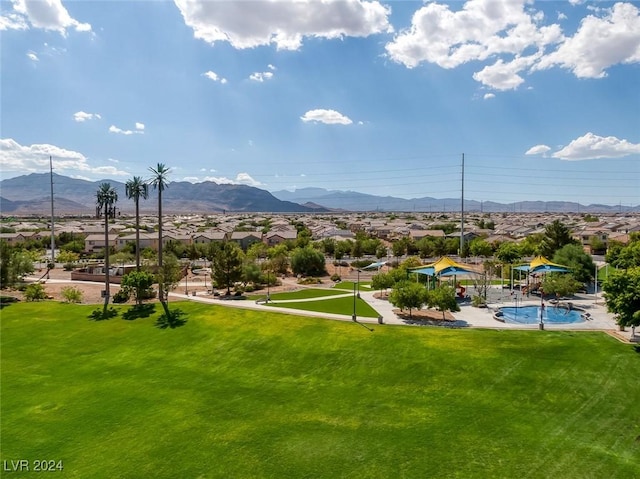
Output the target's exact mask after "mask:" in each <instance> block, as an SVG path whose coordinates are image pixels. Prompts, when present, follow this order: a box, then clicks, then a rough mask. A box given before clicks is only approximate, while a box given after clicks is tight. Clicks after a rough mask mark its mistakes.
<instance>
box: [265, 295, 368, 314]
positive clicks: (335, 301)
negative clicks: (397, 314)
mask: <svg viewBox="0 0 640 479" xmlns="http://www.w3.org/2000/svg"><path fill="white" fill-rule="evenodd" d="M268 306H277V307H279V308H291V309H301V310H303V311H318V312H321V313H331V314H342V315H345V316H351V315H352V314H353V295H352V296H348V297H342V298H330V299H323V300H318V301H296V302H291V303H279V302H277V301H275V302H274V303H269V304H268ZM356 315H357V316H358V317H365V318H377V317H378V316H379V315H380V313H378V312H377V311H376V310H375V309H373V308H372V307H371V306H369V303H367V302H366V301H364V300H362V299H356Z"/></svg>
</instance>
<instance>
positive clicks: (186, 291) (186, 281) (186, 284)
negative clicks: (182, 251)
mask: <svg viewBox="0 0 640 479" xmlns="http://www.w3.org/2000/svg"><path fill="white" fill-rule="evenodd" d="M184 294H185V295H186V296H189V265H186V266H185V268H184Z"/></svg>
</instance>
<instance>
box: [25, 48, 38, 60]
mask: <svg viewBox="0 0 640 479" xmlns="http://www.w3.org/2000/svg"><path fill="white" fill-rule="evenodd" d="M27 57H28V58H29V60H31V61H34V62H37V61H40V59H39V58H38V55H36V54H35V52H32V51H31V50H29V51H28V52H27Z"/></svg>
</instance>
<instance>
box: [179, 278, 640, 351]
mask: <svg viewBox="0 0 640 479" xmlns="http://www.w3.org/2000/svg"><path fill="white" fill-rule="evenodd" d="M352 294H353V293H345V294H344V295H342V294H341V295H332V296H322V297H315V298H308V299H291V300H278V301H277V302H271V304H270V305H265V304H264V303H256V302H254V301H234V300H229V301H224V300H219V299H214V298H208V297H203V296H186V295H184V294H179V293H170V296H172V297H175V298H176V299H177V298H180V299H188V300H190V301H198V302H204V303H210V304H217V305H220V306H227V307H236V308H245V309H252V310H263V311H278V312H281V313H284V314H293V315H296V316H310V317H317V318H327V319H334V320H339V321H351V320H352V318H351V316H350V315H340V314H331V313H324V312H318V311H306V310H297V309H291V308H279V307H278V306H276V305H274V303H276V304H277V303H285V302H286V303H295V302H308V301H322V300H327V299H333V298H338V297H348V296H351V295H352ZM360 297H361V299H363V300H364V301H366V302H367V303H368V304H369V305H370V306H371V307H372V308H374V309H375V310H376V311H377V312H378V313H379V314H380V316H381V317H382V321H383V322H384V323H385V324H396V325H408V324H410V323H409V322H407V321H405V320H404V319H402V318H399V317H398V316H397V315H396V314H395V312H394V309H396V308H395V307H394V306H393V305H392V304H391V303H389V301H387V300H383V299H378V298H375V297H374V291H363V290H361V291H360ZM601 302H602V299H601V298H600V303H595V301H594V299H593V297H591V298H584V297H582V298H581V297H578V298H577V299H573V300H572V303H573V304H575V305H576V306H577V307H578V308H582V309H585V310H586V311H587V312H588V313H589V314H590V318H591V319H589V320H587V321H584V322H581V323H573V324H552V323H545V325H544V329H545V330H549V331H566V330H570V331H604V332H607V333H609V334H611V335H612V336H614V337H616V338H617V339H620V340H622V341H625V342H629V341H632V340H634V339H635V341H633V342H637V341H640V334H637V335H636V337H635V338H632V337H631V331H630V330H629V329H628V330H627V331H618V327H617V325H616V323H615V321H614V319H613V317H612V316H611V315H610V314H609V313H607V311H606V308H605V306H604V305H603V304H602V303H601ZM539 304H540V300H539V299H536V298H532V299H525V300H518V305H519V306H531V305H539ZM488 306H489V307H487V308H475V307H473V306H471V305H470V304H464V305H461V307H460V309H461V310H460V311H459V312H456V313H453V316H454V318H455V319H456V322H457V326H458V327H472V328H487V329H520V330H522V329H525V330H537V329H539V326H538V324H510V323H504V322H501V321H497V320H496V319H494V317H493V315H494V313H495V311H496V309H497V308H499V307H501V306H515V301H505V302H501V303H493V304H489V305H488ZM357 320H358V322H362V323H369V324H374V323H378V320H377V319H376V318H364V317H358V318H357Z"/></svg>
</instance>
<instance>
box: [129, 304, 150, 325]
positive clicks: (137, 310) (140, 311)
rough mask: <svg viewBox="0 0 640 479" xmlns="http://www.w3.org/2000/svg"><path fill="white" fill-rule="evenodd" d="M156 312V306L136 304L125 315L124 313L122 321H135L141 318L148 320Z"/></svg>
mask: <svg viewBox="0 0 640 479" xmlns="http://www.w3.org/2000/svg"><path fill="white" fill-rule="evenodd" d="M155 311H156V305H155V304H150V303H147V304H136V305H135V306H131V307H130V308H129V309H127V310H126V311H125V312H124V313H122V319H124V320H127V321H134V320H136V319H140V318H148V317H149V316H151V315H152V314H153V313H155Z"/></svg>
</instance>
